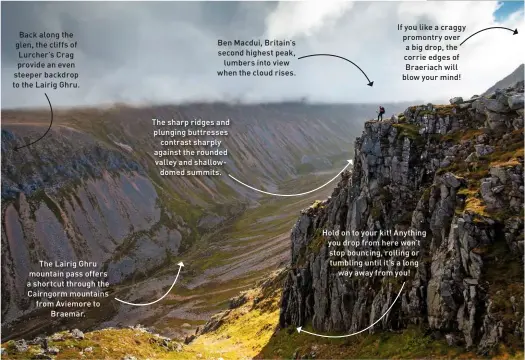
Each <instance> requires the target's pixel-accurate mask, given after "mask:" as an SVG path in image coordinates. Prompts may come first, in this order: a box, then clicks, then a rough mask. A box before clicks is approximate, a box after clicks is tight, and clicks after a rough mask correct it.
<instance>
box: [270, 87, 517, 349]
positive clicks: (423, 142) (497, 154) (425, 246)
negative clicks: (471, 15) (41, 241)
mask: <svg viewBox="0 0 525 360" xmlns="http://www.w3.org/2000/svg"><path fill="white" fill-rule="evenodd" d="M450 103H451V104H450V105H441V106H439V105H432V104H428V105H422V106H413V107H410V108H408V109H406V110H405V112H404V113H403V114H399V115H398V116H393V117H392V118H391V119H390V120H387V121H383V122H376V121H369V122H367V123H366V124H365V129H364V132H363V134H362V136H361V137H359V138H358V139H357V140H356V142H355V159H354V168H353V170H352V171H351V172H345V173H343V174H342V178H341V181H340V182H339V184H338V185H337V187H336V188H335V189H334V191H333V194H332V196H331V197H329V198H328V199H326V200H325V201H321V202H316V203H315V204H314V206H312V207H311V208H309V209H306V210H305V211H303V213H302V214H301V216H300V218H299V220H298V221H297V223H296V224H295V226H294V227H293V229H292V233H291V249H292V262H291V270H290V271H289V273H288V276H287V279H286V281H285V286H284V289H283V295H282V300H281V314H280V325H281V326H282V327H285V326H296V327H300V326H305V325H311V327H312V328H313V329H314V330H315V331H316V332H318V333H325V334H326V333H329V332H331V333H338V334H341V333H342V334H350V333H353V332H357V331H360V330H362V329H365V328H367V327H369V326H371V325H372V324H374V323H375V322H377V321H378V320H379V319H381V320H380V321H379V322H377V323H376V324H375V325H374V326H372V327H371V328H370V329H369V330H367V331H369V332H375V331H381V330H396V329H404V328H406V327H408V326H409V325H411V324H417V325H419V326H421V327H422V328H424V329H425V330H426V331H427V333H430V334H432V336H436V337H440V338H446V340H447V342H448V343H449V344H450V345H461V346H464V347H466V348H468V349H471V350H475V351H477V352H478V353H479V354H489V353H490V352H491V351H492V350H493V349H494V348H495V347H496V346H497V345H498V344H506V345H507V346H511V347H516V348H523V244H524V242H523V81H521V82H518V83H516V84H515V85H513V86H512V87H509V88H506V89H503V90H497V91H495V92H494V93H492V94H489V95H486V96H483V97H479V96H473V97H472V98H471V99H469V100H463V99H462V98H454V99H451V100H450ZM323 230H326V231H332V232H333V233H335V232H336V231H340V233H341V232H343V231H344V232H346V235H345V236H341V235H340V236H334V235H331V236H328V235H326V234H327V233H326V232H325V233H324V235H323ZM366 230H369V231H379V230H392V231H394V230H398V231H410V232H411V233H412V234H415V235H414V236H409V237H404V238H403V237H400V236H393V235H392V236H382V239H383V240H386V241H393V240H398V241H399V242H398V246H397V247H392V246H391V247H389V248H388V249H386V248H385V247H384V246H381V245H379V246H376V243H374V241H376V240H378V238H377V237H373V236H358V237H356V236H353V235H352V234H353V231H366ZM348 234H349V235H348ZM345 240H346V241H347V242H346V243H345ZM358 240H359V241H362V240H366V241H368V242H369V243H367V244H369V245H361V246H360V248H359V250H368V251H372V253H373V251H374V250H377V251H381V252H383V251H385V250H397V253H401V252H402V251H403V250H414V246H412V247H411V248H408V247H407V246H404V245H400V243H401V241H403V240H419V243H418V246H417V247H416V248H417V250H418V251H419V253H418V255H417V256H416V257H415V258H412V259H411V260H412V261H413V262H412V264H414V261H417V262H418V266H412V267H411V268H410V269H409V268H408V267H406V266H403V265H399V263H395V264H391V265H389V266H388V267H385V266H383V267H382V270H392V271H394V272H395V271H396V270H397V271H407V272H406V273H405V276H397V277H388V276H387V277H385V276H370V277H363V276H361V277H355V276H354V277H350V276H344V275H341V274H340V273H338V272H339V271H340V270H341V268H336V267H334V266H330V264H331V263H330V261H331V260H334V257H333V256H332V257H331V256H330V252H332V251H355V250H356V248H355V247H352V246H351V244H352V241H358ZM329 243H330V246H329ZM361 244H362V243H361ZM373 259H374V256H371V257H368V258H367V257H361V258H359V259H357V258H354V260H362V261H366V260H373ZM335 260H341V259H340V258H339V259H335ZM347 260H351V259H347ZM355 269H357V268H356V267H355V266H354V267H352V266H349V267H347V268H346V270H349V271H350V270H355ZM370 270H372V271H373V270H374V267H373V266H372V267H371V268H370ZM403 284H404V285H403ZM400 289H401V291H400ZM398 293H400V296H399V299H398V300H397V301H395V299H396V296H397V294H398ZM394 302H395V303H394ZM390 306H392V308H391V310H390V311H389V312H388V313H387V315H386V316H384V317H382V316H383V314H384V313H385V312H386V311H387V310H388V309H389V308H390ZM305 336H308V335H305Z"/></svg>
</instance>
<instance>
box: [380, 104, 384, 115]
mask: <svg viewBox="0 0 525 360" xmlns="http://www.w3.org/2000/svg"><path fill="white" fill-rule="evenodd" d="M379 112H380V113H381V114H384V113H385V108H384V107H382V106H380V107H379Z"/></svg>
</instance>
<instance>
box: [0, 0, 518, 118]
mask: <svg viewBox="0 0 525 360" xmlns="http://www.w3.org/2000/svg"><path fill="white" fill-rule="evenodd" d="M521 4H523V3H521ZM499 6H500V5H499V4H498V3H497V2H489V1H479V2H460V1H450V2H445V1H430V2H335V1H324V2H281V3H277V2H179V3H177V2H54V3H46V2H10V3H6V2H3V3H2V108H10V107H19V106H46V105H47V101H46V99H45V97H44V94H43V93H44V92H45V93H47V94H48V95H49V97H50V99H51V101H52V103H53V105H55V106H69V105H90V104H99V103H111V102H128V103H144V102H156V103H175V102H180V101H200V100H228V99H243V100H246V101H274V100H282V99H294V98H295V99H297V98H301V97H307V98H308V99H310V100H312V101H328V102H374V103H377V102H389V101H411V100H415V99H417V100H420V99H423V100H425V101H431V100H434V99H448V98H450V97H453V96H464V97H470V96H471V95H473V94H477V93H481V92H483V91H485V90H486V89H487V88H488V87H490V86H491V85H493V84H494V83H495V82H497V81H498V80H500V79H501V78H503V77H504V76H506V75H508V74H509V73H510V72H512V71H513V70H514V69H515V68H516V67H518V66H519V64H520V63H522V62H523V59H524V47H523V36H524V34H525V27H523V22H524V20H523V5H521V6H508V7H506V8H505V7H504V9H505V11H502V9H503V8H500V9H499V10H498V7H499ZM400 23H401V24H405V25H418V24H438V25H465V26H467V29H466V32H465V33H460V34H459V35H461V40H464V39H466V38H467V37H468V36H469V35H471V34H473V33H475V32H476V31H478V30H481V29H484V28H487V27H490V26H505V27H509V28H512V29H514V28H518V29H519V31H520V33H519V34H518V35H514V36H513V35H512V32H509V31H505V30H499V29H497V30H490V31H484V32H482V33H480V34H478V35H476V36H474V37H473V38H471V39H469V40H468V41H467V42H466V43H465V44H464V45H463V46H461V47H460V51H459V54H460V59H459V62H458V63H459V67H460V69H461V74H462V80H461V81H453V82H424V83H421V82H406V81H402V80H401V76H402V74H403V73H406V71H405V69H404V64H405V61H404V60H403V55H404V54H405V53H406V52H405V50H404V48H405V46H406V45H407V44H403V43H402V39H401V38H402V35H403V33H402V32H399V31H397V24H400ZM64 30H65V31H69V32H73V33H74V34H75V39H76V40H78V44H79V45H78V50H77V51H76V53H75V55H76V59H75V60H76V64H77V70H78V72H79V73H80V79H79V84H80V86H81V88H80V89H78V90H51V89H46V90H42V89H36V90H25V89H13V88H12V82H13V73H14V72H15V71H16V63H17V61H18V60H17V58H18V51H17V50H15V43H16V41H18V40H19V39H18V33H19V32H20V31H26V32H30V31H37V32H41V31H48V32H60V31H64ZM410 34H411V35H415V34H416V33H415V32H411V33H410ZM420 34H426V35H428V34H439V32H432V33H430V32H424V33H420ZM256 38H270V39H283V40H284V39H293V40H295V41H296V43H297V46H296V47H295V49H294V51H295V53H296V56H297V57H299V56H302V55H308V54H313V53H331V54H336V55H339V56H343V57H346V58H348V59H350V60H351V61H353V62H355V63H356V64H357V65H359V66H360V67H361V68H362V69H363V70H364V71H365V72H366V74H367V75H368V77H369V78H370V80H373V81H374V86H373V87H372V88H371V87H369V86H367V85H366V83H367V81H366V78H365V77H364V76H363V74H362V73H361V72H360V71H359V70H358V69H357V68H355V67H354V66H352V65H351V64H349V63H347V62H345V61H342V60H339V59H336V58H320V57H314V58H307V59H302V60H297V58H295V59H292V68H293V70H294V71H295V72H296V73H297V76H295V77H293V78H280V79H276V78H264V77H258V78H256V77H247V78H239V77H236V78H224V77H218V76H217V70H218V69H222V66H221V64H222V61H223V60H224V59H223V58H219V57H218V56H217V50H218V49H217V40H218V39H223V40H234V39H245V40H250V39H256ZM455 44H456V45H459V44H458V42H455ZM423 63H427V62H423Z"/></svg>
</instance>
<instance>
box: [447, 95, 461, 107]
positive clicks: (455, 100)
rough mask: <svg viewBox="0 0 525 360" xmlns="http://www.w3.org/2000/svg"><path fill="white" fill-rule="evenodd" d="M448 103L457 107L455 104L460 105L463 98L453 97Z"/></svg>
mask: <svg viewBox="0 0 525 360" xmlns="http://www.w3.org/2000/svg"><path fill="white" fill-rule="evenodd" d="M449 101H450V104H452V105H457V104H461V103H462V102H463V98H462V97H461V96H458V97H453V98H452V99H450V100H449Z"/></svg>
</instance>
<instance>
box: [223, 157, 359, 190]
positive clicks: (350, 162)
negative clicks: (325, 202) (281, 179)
mask: <svg viewBox="0 0 525 360" xmlns="http://www.w3.org/2000/svg"><path fill="white" fill-rule="evenodd" d="M346 161H348V164H346V166H345V167H344V168H343V170H341V171H339V173H338V174H337V175H336V176H334V177H333V178H332V179H331V180H330V181H328V182H327V183H326V184H323V185H321V186H319V187H318V188H315V189H313V190H310V191H307V192H303V193H300V194H275V193H271V192H268V191H263V190H259V189H256V188H254V187H253V186H250V185H247V184H245V183H243V182H242V181H241V180H239V179H236V178H234V177H233V176H232V175H230V174H228V176H229V177H231V178H232V179H233V180H235V181H237V182H238V183H239V184H242V185H244V186H246V187H247V188H250V189H252V190H255V191H258V192H260V193H263V194H268V195H273V196H301V195H306V194H310V193H313V192H314V191H317V190H319V189H321V188H323V187H325V186H326V185H328V184H330V183H331V182H332V181H334V180H335V179H337V178H338V177H339V175H341V173H342V172H343V171H345V169H346V168H347V167H348V166H350V165H353V164H354V161H353V160H346Z"/></svg>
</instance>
